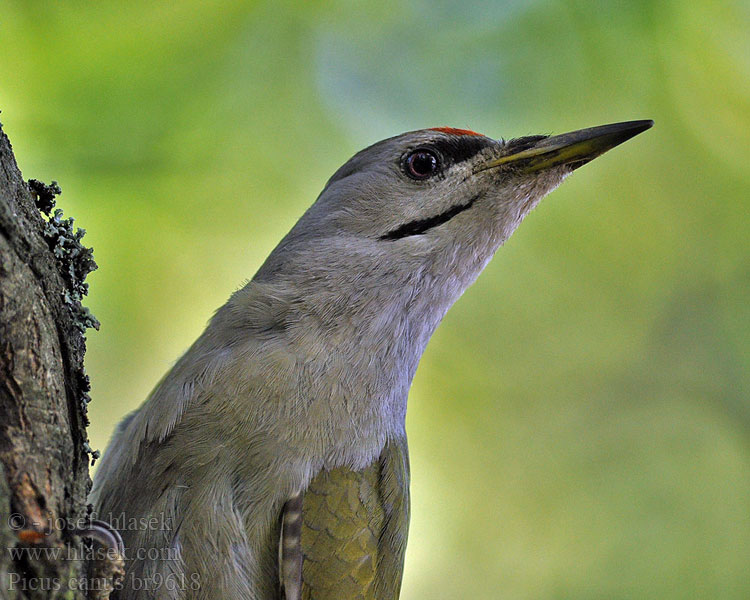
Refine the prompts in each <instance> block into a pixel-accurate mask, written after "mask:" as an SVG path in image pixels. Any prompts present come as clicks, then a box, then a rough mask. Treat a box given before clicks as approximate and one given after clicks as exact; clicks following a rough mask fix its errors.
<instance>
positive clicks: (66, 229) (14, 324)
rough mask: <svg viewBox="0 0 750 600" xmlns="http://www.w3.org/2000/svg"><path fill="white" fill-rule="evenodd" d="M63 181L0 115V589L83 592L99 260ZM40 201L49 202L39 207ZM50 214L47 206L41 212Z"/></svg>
mask: <svg viewBox="0 0 750 600" xmlns="http://www.w3.org/2000/svg"><path fill="white" fill-rule="evenodd" d="M59 192H60V190H59V188H58V187H57V185H56V184H54V183H53V185H52V186H45V185H44V184H41V183H40V182H37V181H34V180H31V181H30V182H29V183H28V184H27V183H26V182H25V181H24V180H23V178H22V177H21V173H20V171H19V170H18V166H17V165H16V161H15V158H14V157H13V152H12V149H11V146H10V142H9V141H8V138H7V137H6V136H5V134H4V133H3V131H2V125H0V518H1V519H2V521H1V522H0V538H1V541H2V546H3V548H2V550H1V553H0V579H1V580H2V589H0V598H59V597H65V598H83V597H85V594H84V593H83V592H81V591H80V589H78V588H80V583H81V582H82V581H83V580H82V579H81V577H82V574H83V570H82V566H81V561H80V560H77V558H80V556H81V552H82V550H81V548H82V546H81V544H80V541H79V539H78V538H77V537H76V536H75V535H74V533H73V531H74V529H75V528H77V527H83V526H84V525H85V522H86V517H87V505H86V494H87V493H88V489H89V486H90V479H89V476H88V467H89V460H90V458H91V457H90V456H89V454H90V449H89V445H88V439H87V435H86V425H87V424H88V419H87V418H86V405H87V403H88V401H89V397H88V394H87V392H88V390H89V384H88V377H87V376H86V374H85V372H84V370H83V355H84V352H85V341H86V340H85V337H84V332H85V330H86V328H87V327H96V326H98V323H96V320H95V319H94V318H93V317H92V316H91V315H90V314H89V313H88V311H87V310H86V309H85V308H83V307H82V306H81V297H82V296H83V295H84V294H85V293H86V284H84V283H83V280H84V278H85V276H86V274H87V273H88V272H89V271H91V270H93V269H94V268H96V265H95V263H94V261H93V260H92V257H91V251H90V250H88V249H86V248H84V247H83V246H81V244H80V238H81V237H82V235H83V232H81V231H79V232H73V228H72V219H63V218H62V216H61V215H62V213H61V211H59V210H57V211H55V213H54V214H53V215H51V216H50V211H51V210H52V208H53V206H54V196H55V195H56V194H59ZM40 211H41V212H40ZM42 213H44V215H45V216H43V214H42Z"/></svg>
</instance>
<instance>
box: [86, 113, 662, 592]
mask: <svg viewBox="0 0 750 600" xmlns="http://www.w3.org/2000/svg"><path fill="white" fill-rule="evenodd" d="M652 124H653V123H652V122H651V121H631V122H627V123H617V124H613V125H605V126H602V127H594V128H591V129H583V130H580V131H575V132H572V133H568V134H565V135H558V136H554V137H549V136H530V137H525V138H518V139H515V140H510V141H503V140H494V139H491V138H488V137H485V136H483V135H479V134H477V133H474V132H472V131H468V130H462V129H453V128H445V127H442V128H436V129H425V130H420V131H412V132H409V133H404V134H402V135H399V136H396V137H392V138H389V139H386V140H384V141H381V142H378V143H377V144H374V145H373V146H370V147H369V148H367V149H365V150H362V151H361V152H359V153H358V154H356V155H355V156H354V157H352V158H351V159H350V160H349V161H348V162H347V163H346V164H344V165H343V166H342V167H341V168H340V169H339V170H338V171H337V172H336V173H335V174H334V175H333V176H332V177H331V179H330V180H329V181H328V183H327V184H326V186H325V188H324V189H323V192H322V193H321V194H320V196H319V197H318V199H317V201H316V202H315V203H314V204H313V205H312V206H311V207H310V208H309V209H308V210H307V212H306V213H305V214H304V215H303V216H302V217H301V218H300V220H299V221H298V222H297V224H296V225H295V226H294V227H293V228H292V230H291V231H290V232H289V233H288V234H287V235H286V236H285V237H284V239H283V240H282V241H281V242H280V243H279V245H278V246H277V247H276V248H275V249H274V250H273V252H271V254H270V256H269V257H268V259H267V260H266V261H265V263H264V264H263V265H262V266H261V268H260V269H259V271H258V272H257V274H256V275H255V277H253V279H252V280H251V281H250V282H249V283H248V284H247V285H245V286H244V287H243V288H242V289H240V290H238V291H237V292H235V293H234V294H233V295H232V296H231V298H230V299H229V300H228V301H227V303H226V304H225V305H224V306H222V307H221V308H220V309H219V310H218V311H217V312H216V314H215V315H214V317H213V318H212V319H211V321H210V323H209V325H208V326H207V328H206V330H205V331H204V332H203V334H202V335H201V336H200V337H199V338H198V339H197V340H196V341H195V343H194V344H193V345H192V346H191V347H190V348H189V349H188V351H187V352H186V353H185V354H184V355H183V356H182V357H181V358H180V359H179V360H178V361H177V363H176V364H175V365H174V367H173V368H172V369H171V370H170V371H169V372H168V373H167V374H166V375H165V377H164V378H163V379H162V380H161V382H160V383H159V384H158V385H157V387H156V389H154V391H153V392H152V393H151V395H150V396H149V397H148V399H147V400H146V401H145V403H144V404H143V405H142V406H141V407H140V408H139V409H137V410H136V411H134V412H133V413H131V414H130V415H128V416H127V417H126V418H125V419H124V420H123V421H122V422H121V423H120V425H119V426H118V427H117V430H116V431H115V433H114V435H113V438H112V441H111V442H110V445H109V448H108V449H107V451H106V453H105V454H104V457H103V459H102V461H101V465H100V467H99V470H98V472H97V474H96V477H95V479H94V487H93V489H92V492H91V498H90V499H91V502H92V504H93V505H94V507H95V512H96V515H97V518H99V519H102V520H105V521H109V522H110V523H111V524H112V525H113V526H114V527H115V528H116V529H119V530H120V532H121V534H122V538H123V541H124V544H125V556H126V558H127V562H126V576H125V579H124V581H123V582H122V585H121V586H119V587H120V588H121V589H117V590H115V592H114V594H113V598H120V599H128V600H131V599H135V598H151V597H159V598H161V597H164V598H166V597H169V598H217V599H218V598H221V599H225V600H231V599H240V598H242V599H247V598H253V599H257V600H272V599H273V600H282V599H283V600H293V599H299V598H305V599H309V598H314V599H337V600H340V599H341V598H361V599H378V600H380V599H395V598H398V595H399V590H400V586H401V576H402V572H403V564H404V551H405V548H406V538H407V530H408V523H409V463H408V456H407V445H406V433H405V428H404V419H405V415H406V399H407V394H408V391H409V387H410V385H411V382H412V378H413V376H414V373H415V370H416V368H417V363H418V362H419V359H420V357H421V355H422V353H423V351H424V349H425V346H426V344H427V342H428V340H429V339H430V336H431V335H432V333H433V332H434V331H435V328H436V327H437V325H438V324H439V322H440V320H441V319H442V317H443V315H444V314H445V313H446V311H447V310H448V309H449V308H450V306H451V305H452V304H453V303H454V302H455V300H456V299H457V298H458V297H459V296H460V295H461V294H462V293H463V292H464V291H465V290H466V288H468V287H469V285H471V283H472V282H473V281H474V280H475V279H476V277H477V276H478V275H479V273H480V272H481V270H482V269H483V268H484V266H485V265H486V264H487V262H488V261H489V260H490V258H491V257H492V256H493V254H494V253H495V251H496V250H497V249H498V247H499V246H500V245H501V244H502V243H503V242H504V241H505V240H506V239H508V237H509V236H510V235H511V233H512V232H513V231H514V230H515V228H516V227H517V226H518V225H519V223H520V222H521V221H522V220H523V218H524V217H525V216H526V215H527V214H528V212H529V211H530V210H531V209H532V208H534V206H536V204H537V203H538V202H539V200H540V199H541V198H542V197H543V196H544V195H546V194H547V193H549V192H550V191H552V190H553V189H554V188H555V187H556V186H557V185H559V184H560V182H561V181H562V180H563V179H564V178H565V177H566V176H567V175H568V174H569V173H571V172H572V171H573V170H574V169H576V168H578V167H580V166H581V165H583V164H585V163H586V162H588V161H590V160H592V159H593V158H595V157H597V156H599V155H600V154H602V153H603V152H606V151H607V150H609V149H610V148H613V147H614V146H616V145H618V144H620V143H622V142H624V141H625V140H627V139H629V138H631V137H633V136H634V135H637V134H638V133H641V132H642V131H644V130H646V129H648V128H649V127H651V126H652ZM131 524H136V525H138V524H140V525H138V526H130V525H131ZM167 582H169V583H170V586H167ZM160 587H161V589H159V588H160Z"/></svg>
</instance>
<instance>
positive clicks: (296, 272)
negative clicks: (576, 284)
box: [255, 121, 653, 336]
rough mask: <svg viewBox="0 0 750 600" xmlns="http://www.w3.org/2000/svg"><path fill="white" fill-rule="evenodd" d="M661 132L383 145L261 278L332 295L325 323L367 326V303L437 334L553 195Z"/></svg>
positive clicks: (349, 168) (290, 239)
mask: <svg viewBox="0 0 750 600" xmlns="http://www.w3.org/2000/svg"><path fill="white" fill-rule="evenodd" d="M652 124H653V122H652V121H631V122H626V123H617V124H612V125H605V126H601V127H594V128H590V129H584V130H580V131H576V132H572V133H568V134H564V135H559V136H554V137H549V136H542V135H539V136H529V137H522V138H517V139H512V140H509V141H504V140H502V139H501V140H495V139H491V138H489V137H486V136H483V135H479V134H477V133H474V132H472V131H467V130H462V129H453V128H436V129H426V130H420V131H413V132H409V133H404V134H402V135H399V136H396V137H392V138H389V139H386V140H383V141H381V142H378V143H376V144H374V145H373V146H370V147H369V148H366V149H365V150H362V151H361V152H359V153H357V154H356V155H355V156H354V157H352V158H351V159H350V160H349V161H348V162H346V163H345V164H344V165H343V166H342V167H341V168H340V169H339V170H338V171H336V173H335V174H334V175H333V176H332V177H331V179H330V180H329V181H328V183H327V185H326V186H325V188H324V190H323V192H322V193H321V194H320V196H319V197H318V199H317V201H316V202H315V204H314V205H313V206H312V207H310V209H309V210H308V211H307V212H306V213H305V215H304V216H303V217H302V218H301V219H300V220H299V222H298V223H297V224H296V225H295V227H294V228H293V229H292V230H291V231H290V232H289V234H288V235H287V236H286V237H285V238H284V239H283V240H282V242H281V243H280V244H279V246H278V247H277V248H276V249H275V250H274V252H273V253H272V254H271V255H270V256H269V258H268V260H267V261H266V262H265V264H264V265H263V266H262V268H261V269H260V271H259V272H258V273H257V275H256V276H255V281H257V282H273V281H283V280H287V281H294V285H295V288H296V289H297V290H298V291H299V292H300V293H302V294H310V295H320V294H321V293H322V294H323V295H324V296H325V297H326V298H327V299H328V302H327V303H326V302H324V303H323V304H322V305H321V303H320V302H316V306H317V307H318V308H320V307H321V306H323V305H325V306H329V307H331V310H330V311H323V312H324V314H323V315H322V318H323V319H324V320H327V319H326V318H325V317H326V316H329V317H331V321H330V322H328V325H331V326H336V324H337V323H339V324H340V323H341V322H350V323H351V322H352V321H354V322H358V321H362V319H358V318H356V316H355V315H354V314H353V313H357V311H361V310H363V308H364V307H366V305H370V308H371V309H374V310H375V311H376V312H380V313H383V314H393V312H394V311H398V310H401V311H404V310H408V311H410V312H414V310H415V309H416V310H417V311H418V312H419V315H418V319H419V322H420V323H423V324H424V325H425V326H426V330H425V331H420V332H419V333H423V334H426V335H427V336H429V334H430V333H431V331H432V329H434V327H435V326H436V325H437V322H439V320H440V318H441V317H442V316H443V314H444V313H445V311H446V310H447V309H448V308H449V307H450V305H451V304H452V303H453V302H455V300H456V299H457V298H458V296H459V295H460V294H461V293H462V292H463V291H464V290H465V289H466V288H467V287H468V286H469V285H470V284H471V283H472V282H473V281H474V279H475V278H476V277H477V276H478V275H479V273H480V272H481V270H482V268H483V267H484V266H485V265H486V264H487V262H488V261H489V259H490V258H491V257H492V255H493V254H494V253H495V251H496V250H497V248H498V247H499V246H500V245H501V244H502V243H503V242H504V241H505V240H506V239H507V238H508V237H509V236H510V235H511V233H512V232H513V231H514V230H515V228H516V227H517V226H518V225H519V223H520V222H521V221H522V220H523V218H524V217H525V216H526V215H527V214H528V213H529V211H530V210H531V209H532V208H534V206H536V204H537V203H538V202H539V200H540V199H541V198H542V197H543V196H544V195H546V194H547V193H549V192H550V191H552V190H553V189H554V188H555V187H556V186H557V185H559V184H560V182H561V181H562V180H563V179H564V178H565V177H566V176H567V175H568V174H569V173H571V172H572V171H573V170H574V169H576V168H578V167H580V166H581V165H582V164H584V163H586V162H588V161H590V160H592V159H593V158H595V157H596V156H599V155H600V154H602V153H603V152H605V151H606V150H608V149H610V148H612V147H614V146H616V145H617V144H620V143H622V142H624V141H625V140H627V139H629V138H631V137H633V136H634V135H637V134H638V133H640V132H642V131H644V130H646V129H648V128H649V127H651V125H652ZM368 316H369V317H370V318H371V319H372V318H373V315H372V314H369V315H368ZM365 320H366V319H365ZM375 320H376V321H378V322H379V320H378V319H375ZM411 325H414V323H412V324H411ZM411 329H412V331H414V332H415V333H416V329H421V328H419V327H415V326H413V327H412V328H411Z"/></svg>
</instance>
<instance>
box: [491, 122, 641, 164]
mask: <svg viewBox="0 0 750 600" xmlns="http://www.w3.org/2000/svg"><path fill="white" fill-rule="evenodd" d="M653 124H654V122H653V121H650V120H649V121H626V122H625V123H613V124H611V125H601V126H599V127H589V128H588V129H579V130H578V131H571V132H570V133H563V134H562V135H556V136H553V137H548V138H544V139H542V140H539V142H537V143H536V144H534V145H533V146H532V147H531V148H525V149H523V150H520V151H519V152H515V153H513V154H506V155H505V156H501V157H500V158H494V159H492V160H490V161H489V162H487V163H485V164H484V165H482V166H480V167H479V169H478V171H484V170H486V169H493V168H495V167H500V166H503V165H513V166H514V167H515V168H516V169H518V170H520V171H522V172H524V173H536V172H538V171H542V170H544V169H549V168H551V167H557V166H560V165H568V167H570V169H571V170H573V169H577V168H578V167H580V166H581V165H584V164H586V163H587V162H589V161H591V160H593V159H595V158H596V157H597V156H600V155H601V154H604V153H605V152H606V151H607V150H609V149H611V148H614V147H615V146H617V145H619V144H622V143H623V142H624V141H626V140H629V139H630V138H632V137H633V136H636V135H638V134H639V133H641V132H643V131H646V129H649V128H650V127H651V126H652V125H653Z"/></svg>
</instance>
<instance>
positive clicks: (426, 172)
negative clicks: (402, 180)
mask: <svg viewBox="0 0 750 600" xmlns="http://www.w3.org/2000/svg"><path fill="white" fill-rule="evenodd" d="M405 167H406V174H407V175H408V176H409V177H411V178H412V179H427V178H428V177H430V176H431V175H434V174H435V173H437V172H438V169H439V168H440V161H439V160H438V157H437V155H436V154H435V153H434V152H432V151H430V150H415V151H414V152H412V153H411V154H409V155H408V156H407V157H406V161H405Z"/></svg>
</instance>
